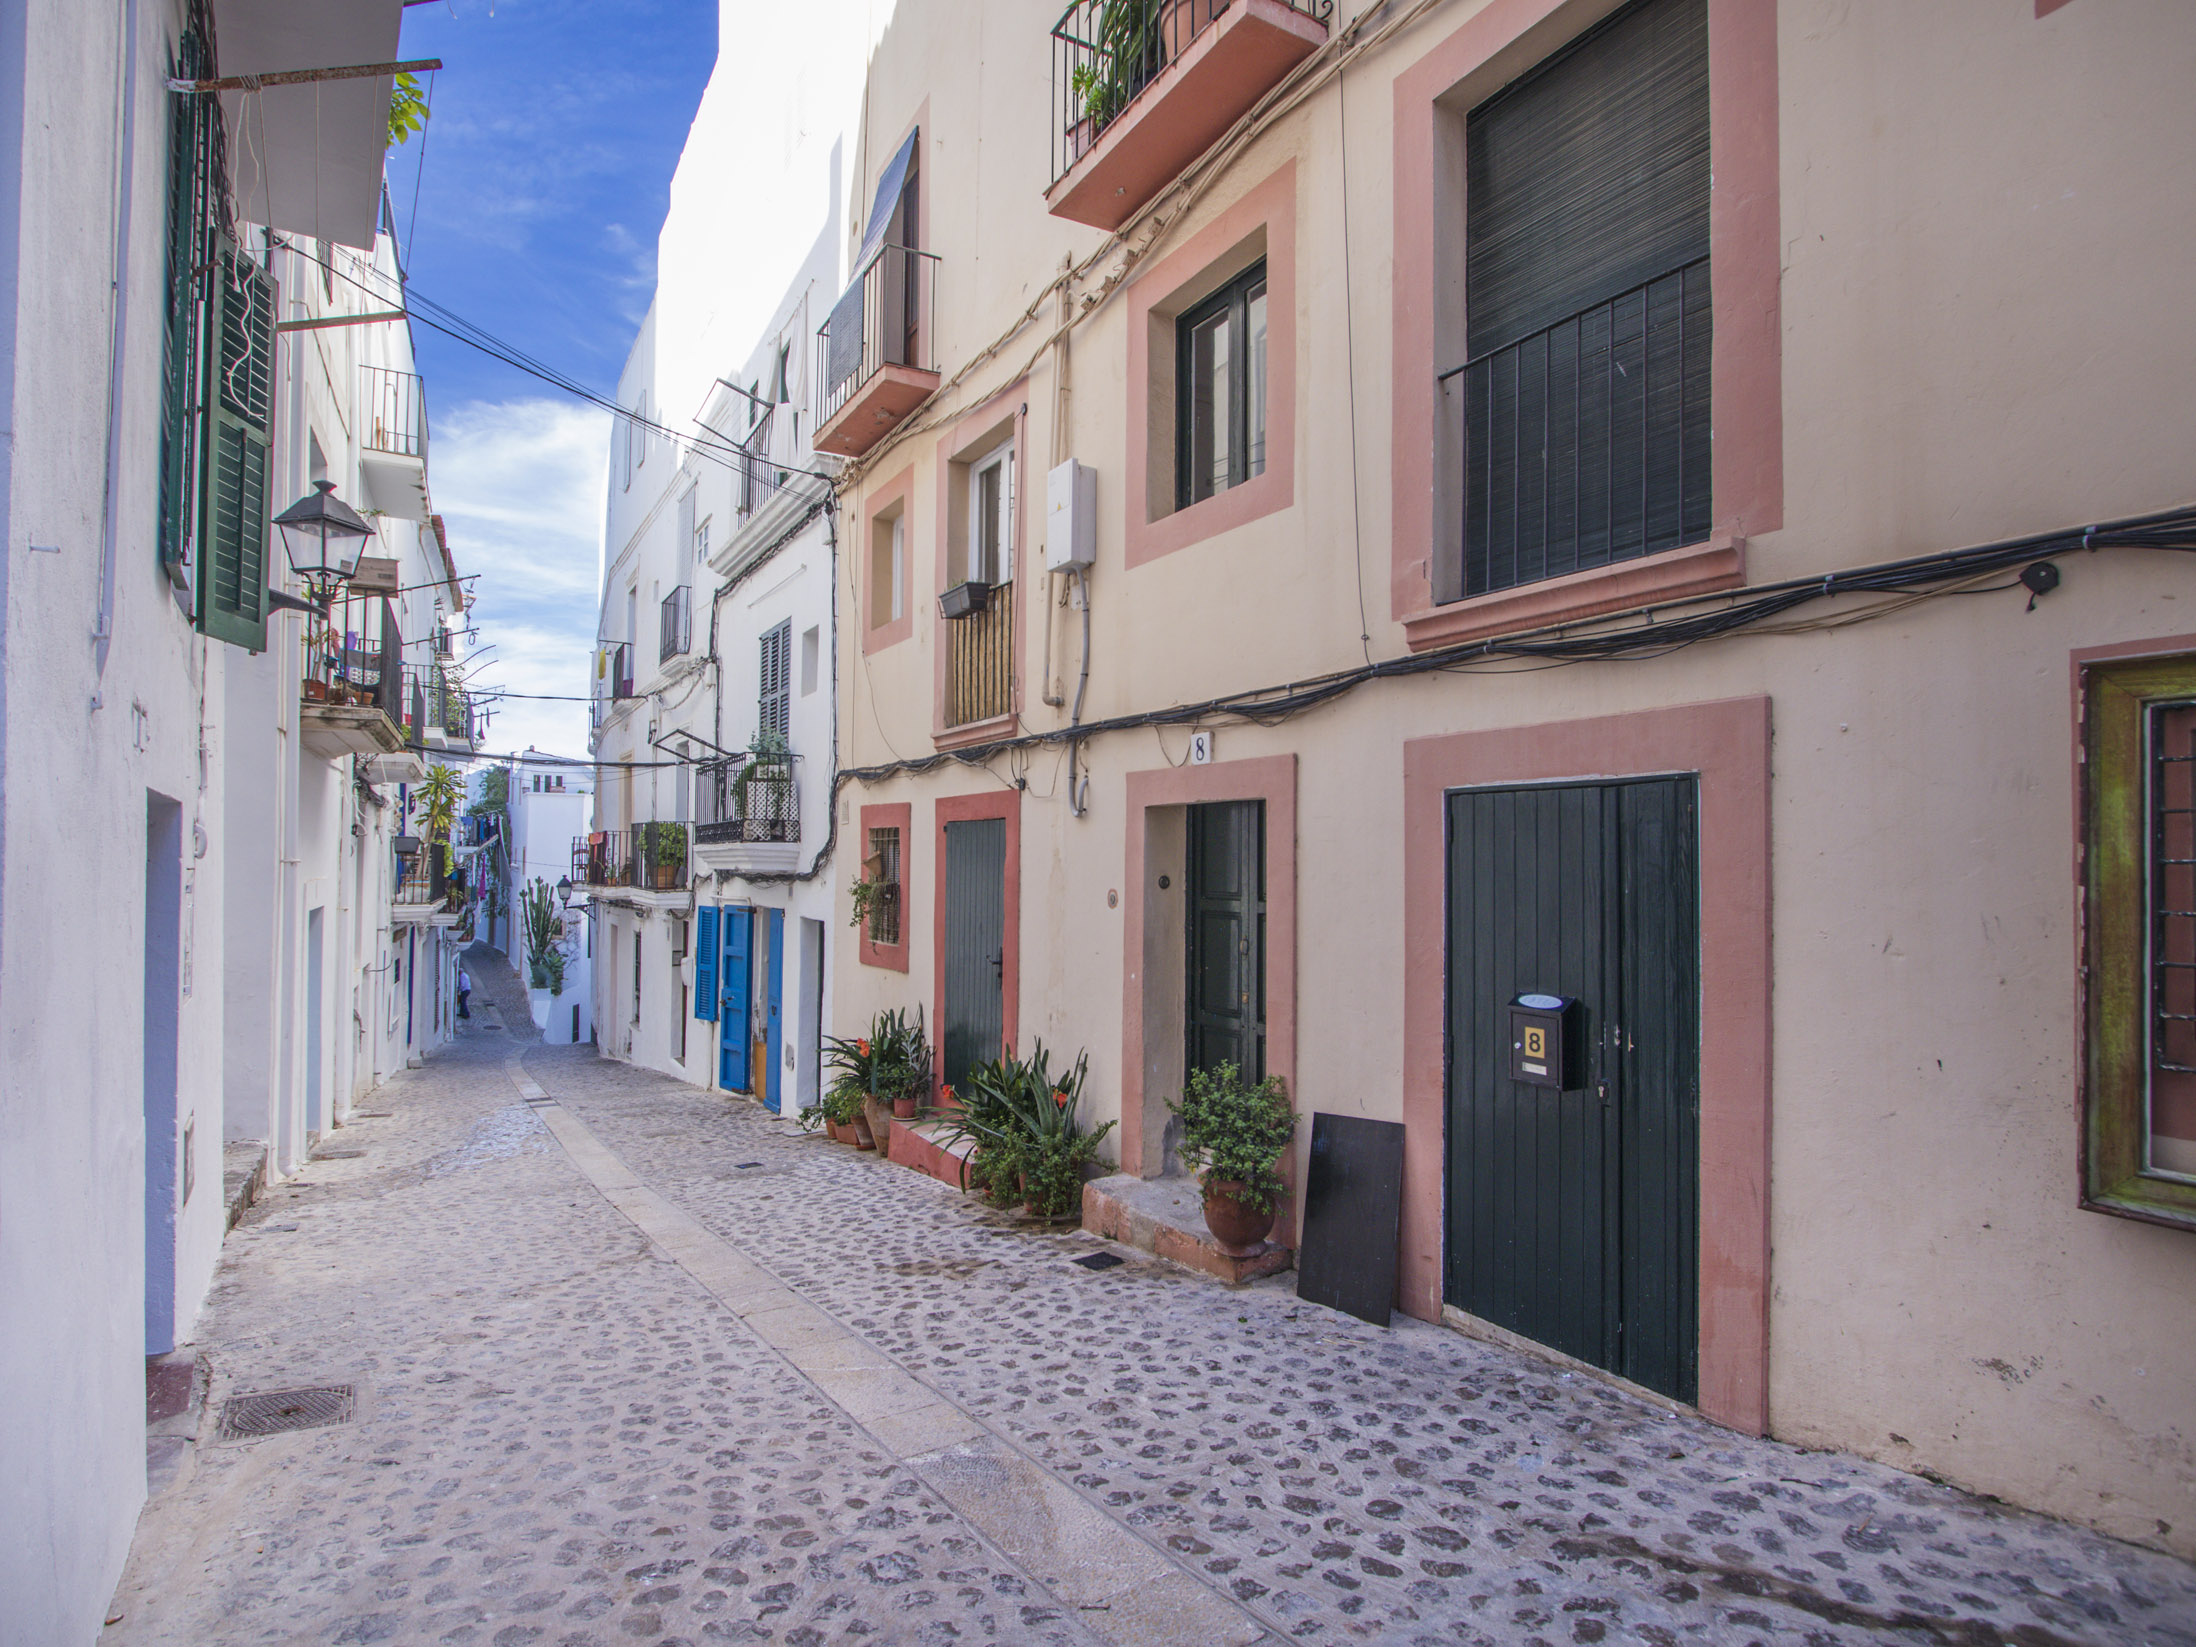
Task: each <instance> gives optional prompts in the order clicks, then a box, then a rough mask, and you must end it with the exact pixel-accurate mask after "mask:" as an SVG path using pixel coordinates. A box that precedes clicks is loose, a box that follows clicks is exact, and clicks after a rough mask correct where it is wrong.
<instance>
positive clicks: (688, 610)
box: [657, 583, 694, 663]
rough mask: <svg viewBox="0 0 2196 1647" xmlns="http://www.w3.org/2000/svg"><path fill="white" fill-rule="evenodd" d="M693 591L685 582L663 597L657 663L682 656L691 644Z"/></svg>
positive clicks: (667, 661)
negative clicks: (660, 636) (660, 639)
mask: <svg viewBox="0 0 2196 1647" xmlns="http://www.w3.org/2000/svg"><path fill="white" fill-rule="evenodd" d="M693 622H694V591H693V590H692V589H691V588H690V587H689V586H687V585H686V584H683V583H682V584H680V585H679V586H678V588H676V589H674V590H672V591H671V593H670V594H668V595H666V596H664V597H663V612H662V616H661V620H660V628H661V630H662V644H661V647H660V649H659V652H658V656H657V661H658V662H659V663H669V662H670V661H671V660H672V659H673V658H676V657H679V656H682V655H683V654H684V653H685V652H686V651H687V649H688V648H689V647H690V646H691V645H692V644H693Z"/></svg>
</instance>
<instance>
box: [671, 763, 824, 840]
mask: <svg viewBox="0 0 2196 1647" xmlns="http://www.w3.org/2000/svg"><path fill="white" fill-rule="evenodd" d="M794 759H795V757H794V756H792V755H741V756H738V757H736V758H734V759H731V760H722V761H704V762H702V764H701V765H700V766H698V767H696V768H695V770H694V839H695V840H697V841H735V842H739V841H744V842H749V843H752V844H765V843H770V842H793V841H798V840H799V839H800V838H801V804H800V792H799V788H798V786H797V785H796V783H795V781H794V777H793V761H794Z"/></svg>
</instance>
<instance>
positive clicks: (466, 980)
mask: <svg viewBox="0 0 2196 1647" xmlns="http://www.w3.org/2000/svg"><path fill="white" fill-rule="evenodd" d="M472 993H473V975H472V974H471V973H469V972H467V971H466V970H465V963H464V962H462V961H460V962H459V963H458V1016H459V1017H460V1018H470V1017H472V1015H473V1014H472V1012H471V1010H470V1009H468V1008H467V1006H466V1005H465V1001H466V997H468V996H469V995H471V994H472Z"/></svg>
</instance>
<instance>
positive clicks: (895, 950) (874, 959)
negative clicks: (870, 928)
mask: <svg viewBox="0 0 2196 1647" xmlns="http://www.w3.org/2000/svg"><path fill="white" fill-rule="evenodd" d="M906 930H907V929H906V927H905V926H904V925H903V926H902V927H901V931H902V932H905V931H906ZM861 962H862V965H863V966H874V967H883V968H884V969H885V970H886V971H888V972H905V971H906V970H907V940H906V939H905V938H902V939H901V941H900V942H898V943H896V944H873V943H871V942H870V941H869V940H868V939H867V938H864V939H862V940H861Z"/></svg>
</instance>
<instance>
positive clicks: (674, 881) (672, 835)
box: [572, 823, 687, 893]
mask: <svg viewBox="0 0 2196 1647" xmlns="http://www.w3.org/2000/svg"><path fill="white" fill-rule="evenodd" d="M686 863H687V836H686V825H684V824H682V823H644V824H636V825H635V826H634V827H633V828H632V829H630V830H626V829H602V830H597V831H595V832H594V833H593V834H591V835H577V836H574V837H573V839H572V884H573V885H574V886H585V887H595V888H600V889H605V890H615V889H624V890H629V891H634V892H676V893H684V892H685V891H686Z"/></svg>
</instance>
